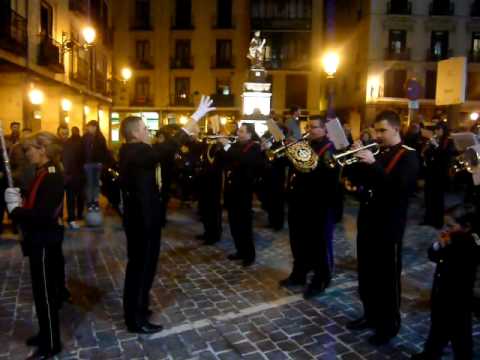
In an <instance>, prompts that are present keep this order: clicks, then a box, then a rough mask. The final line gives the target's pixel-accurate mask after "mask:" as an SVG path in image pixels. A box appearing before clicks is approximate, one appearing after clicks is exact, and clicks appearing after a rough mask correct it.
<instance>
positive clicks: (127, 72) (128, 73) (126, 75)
mask: <svg viewBox="0 0 480 360" xmlns="http://www.w3.org/2000/svg"><path fill="white" fill-rule="evenodd" d="M121 75H122V79H123V80H124V81H128V80H130V79H131V78H132V69H130V68H128V67H124V68H123V69H122V71H121Z"/></svg>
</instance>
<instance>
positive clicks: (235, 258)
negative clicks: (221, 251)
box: [227, 253, 242, 261]
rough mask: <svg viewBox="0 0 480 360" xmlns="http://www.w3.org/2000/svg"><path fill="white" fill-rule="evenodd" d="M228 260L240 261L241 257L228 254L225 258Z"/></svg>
mask: <svg viewBox="0 0 480 360" xmlns="http://www.w3.org/2000/svg"><path fill="white" fill-rule="evenodd" d="M227 259H228V260H231V261H235V260H242V257H241V256H240V255H239V254H238V253H236V254H230V255H228V256H227Z"/></svg>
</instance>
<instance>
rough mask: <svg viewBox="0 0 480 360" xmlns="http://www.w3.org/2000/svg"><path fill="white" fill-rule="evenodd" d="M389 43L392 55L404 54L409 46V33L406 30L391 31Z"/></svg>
mask: <svg viewBox="0 0 480 360" xmlns="http://www.w3.org/2000/svg"><path fill="white" fill-rule="evenodd" d="M388 43H389V51H390V53H391V54H397V55H400V54H402V53H403V52H404V51H405V48H406V45H407V32H406V31H405V30H390V31H389V33H388Z"/></svg>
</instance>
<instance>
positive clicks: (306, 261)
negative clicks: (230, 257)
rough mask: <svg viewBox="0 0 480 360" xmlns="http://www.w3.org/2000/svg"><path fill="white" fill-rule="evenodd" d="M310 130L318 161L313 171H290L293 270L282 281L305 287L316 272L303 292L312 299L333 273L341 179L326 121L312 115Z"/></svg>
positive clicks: (286, 283)
mask: <svg viewBox="0 0 480 360" xmlns="http://www.w3.org/2000/svg"><path fill="white" fill-rule="evenodd" d="M308 129H309V141H310V146H311V147H312V149H313V151H314V152H315V153H316V154H317V155H318V157H319V160H318V164H317V166H316V168H315V169H313V170H312V171H310V172H300V171H298V170H296V169H295V167H292V169H291V170H290V172H289V173H290V174H289V180H288V186H287V203H288V226H289V231H290V246H291V250H292V256H293V269H292V272H291V273H290V275H289V276H288V278H286V279H284V280H281V281H280V283H279V284H280V285H281V286H287V287H289V286H296V285H302V286H303V285H305V283H306V280H307V274H308V273H309V272H310V271H313V273H314V275H313V278H312V280H311V282H310V283H309V284H308V286H307V288H306V290H305V292H304V297H305V298H312V297H314V296H316V295H318V294H320V293H322V292H323V291H324V290H325V288H326V287H327V286H328V285H329V283H330V280H331V276H332V270H333V269H332V267H333V259H332V258H330V255H329V254H330V251H329V244H331V242H332V240H333V230H334V224H335V209H336V202H337V201H338V200H339V197H338V188H339V181H338V180H339V179H338V170H337V169H335V168H332V167H331V166H329V164H330V159H331V155H332V153H333V152H334V150H335V148H334V145H333V143H332V142H331V141H330V140H329V139H328V138H327V132H326V128H325V123H324V120H323V119H320V118H313V117H312V118H310V120H309V121H308Z"/></svg>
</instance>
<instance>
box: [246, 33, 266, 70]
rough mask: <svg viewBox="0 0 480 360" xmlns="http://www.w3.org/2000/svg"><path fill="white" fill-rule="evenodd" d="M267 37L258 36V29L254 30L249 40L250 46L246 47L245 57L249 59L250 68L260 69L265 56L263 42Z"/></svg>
mask: <svg viewBox="0 0 480 360" xmlns="http://www.w3.org/2000/svg"><path fill="white" fill-rule="evenodd" d="M266 42H267V39H262V38H260V31H255V34H254V36H253V38H252V40H250V46H249V47H248V55H247V58H249V59H250V61H251V64H252V68H256V69H262V68H263V60H264V57H265V43H266Z"/></svg>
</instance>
